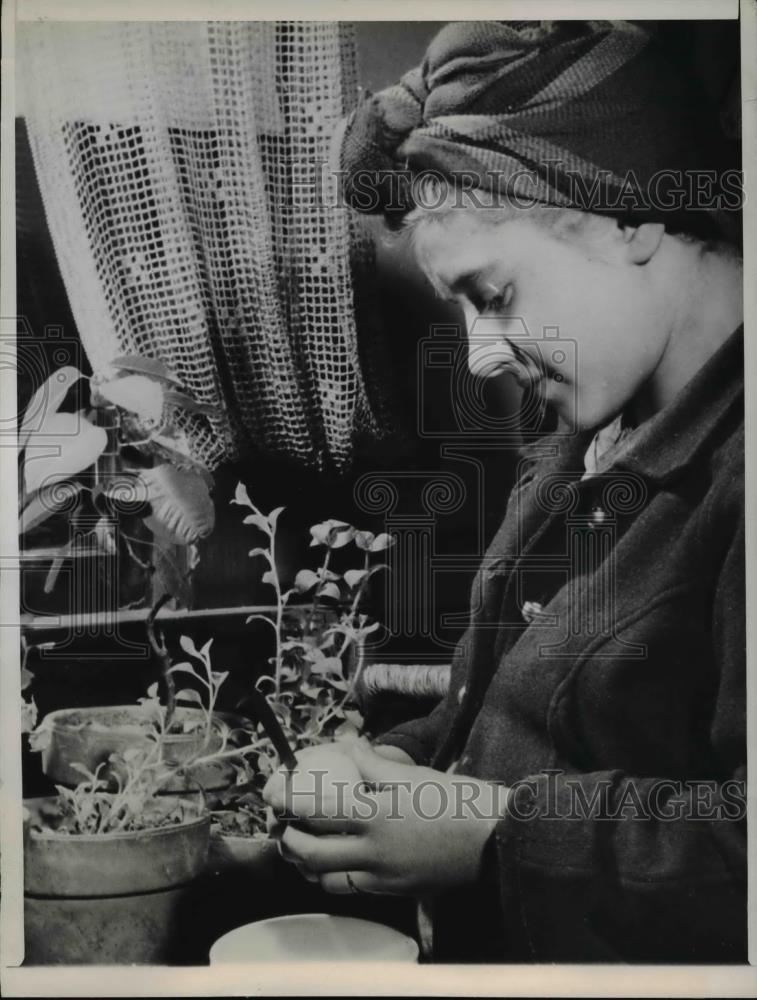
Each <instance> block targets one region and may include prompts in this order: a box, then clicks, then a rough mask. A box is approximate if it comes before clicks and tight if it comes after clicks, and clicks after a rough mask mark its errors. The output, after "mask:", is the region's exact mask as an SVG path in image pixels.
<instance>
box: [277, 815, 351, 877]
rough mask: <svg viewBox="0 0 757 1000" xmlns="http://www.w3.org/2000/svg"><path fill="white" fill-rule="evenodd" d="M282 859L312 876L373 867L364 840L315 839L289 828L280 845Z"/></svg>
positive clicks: (341, 838)
mask: <svg viewBox="0 0 757 1000" xmlns="http://www.w3.org/2000/svg"><path fill="white" fill-rule="evenodd" d="M279 845H280V850H281V852H282V855H283V856H284V857H286V858H287V860H291V861H293V862H295V863H296V864H298V865H303V866H304V867H305V868H306V869H307V870H308V871H309V872H314V873H318V874H320V873H321V872H340V871H346V870H347V869H349V868H365V867H368V866H369V865H370V858H368V857H366V854H367V851H366V845H365V843H364V841H363V838H362V837H353V836H349V835H348V836H329V835H328V834H326V835H323V836H318V837H316V836H313V834H311V833H307V832H305V831H304V830H298V829H296V828H295V827H293V826H291V825H290V826H288V827H287V829H286V830H285V831H284V834H283V835H282V837H281V840H280V841H279Z"/></svg>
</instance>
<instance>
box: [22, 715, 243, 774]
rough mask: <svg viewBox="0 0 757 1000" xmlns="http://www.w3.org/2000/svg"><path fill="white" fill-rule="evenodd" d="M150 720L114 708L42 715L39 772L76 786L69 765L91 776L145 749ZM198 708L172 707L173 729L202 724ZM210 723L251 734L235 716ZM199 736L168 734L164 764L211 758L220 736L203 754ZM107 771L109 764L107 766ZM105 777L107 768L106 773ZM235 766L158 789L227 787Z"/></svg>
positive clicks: (205, 769) (222, 764)
mask: <svg viewBox="0 0 757 1000" xmlns="http://www.w3.org/2000/svg"><path fill="white" fill-rule="evenodd" d="M152 717H153V716H152V715H151V713H150V710H149V709H145V708H144V707H143V706H141V705H115V706H111V707H102V708H100V707H98V708H63V709H60V710H59V711H56V712H50V713H49V714H48V715H46V716H45V719H44V721H43V727H44V728H47V729H48V731H49V742H48V745H47V746H46V747H45V749H43V751H42V770H43V771H44V773H45V774H46V775H47V776H48V778H50V779H51V780H52V781H54V782H55V783H56V784H59V785H67V786H69V787H75V786H76V785H78V784H79V782H80V781H81V780H82V775H81V772H80V771H77V770H76V768H74V767H72V766H71V765H72V764H76V763H78V764H83V765H84V766H85V767H86V768H87V769H88V770H90V771H95V769H96V768H97V766H98V765H99V764H101V763H105V764H106V765H108V758H109V757H110V755H111V754H112V753H122V752H123V751H124V750H127V749H129V748H130V747H136V746H146V745H148V744H149V736H148V732H149V729H150V724H151V719H152ZM202 717H203V715H202V712H201V711H200V709H197V708H182V707H180V708H177V709H176V714H175V716H174V719H175V722H176V723H177V724H180V725H183V724H184V723H189V724H190V726H191V724H192V723H193V722H198V723H199V722H201V721H202ZM214 718H217V719H219V720H221V721H223V722H225V723H226V725H227V726H228V727H229V728H230V729H247V730H248V731H249V729H250V723H249V722H248V721H247V720H246V719H243V718H241V717H239V716H235V715H230V714H228V713H223V712H218V713H216V714H215V716H214ZM203 741H204V734H203V733H202V732H201V731H200V732H198V731H196V730H194V731H189V732H176V733H171V734H169V735H168V736H167V737H166V739H165V742H164V755H165V758H166V760H170V761H176V762H181V761H186V760H189V759H190V758H191V757H194V756H196V755H197V754H198V753H200V752H202V753H203V755H204V754H211V753H213V752H214V751H216V750H218V749H219V748H220V746H221V735H220V732H217V731H216V732H214V733H213V734H212V735H211V738H210V740H209V742H208V745H207V747H206V748H205V749H204V750H203ZM108 766H110V765H108ZM105 770H106V772H107V768H106V769H105ZM234 775H235V772H234V767H233V764H232V763H231V761H229V760H228V759H226V760H220V761H215V762H213V763H210V764H206V765H202V766H201V767H199V768H196V769H194V770H193V771H192V772H191V776H189V775H177V776H176V777H175V778H174V779H172V780H171V781H170V782H168V784H166V785H165V786H164V788H163V791H165V792H170V793H177V792H178V793H185V792H196V791H197V790H198V785H199V786H200V787H201V788H202V790H203V791H211V790H215V789H221V788H226V787H228V786H229V785H230V784H233V782H234Z"/></svg>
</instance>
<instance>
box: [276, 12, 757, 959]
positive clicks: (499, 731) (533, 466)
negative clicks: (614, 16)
mask: <svg viewBox="0 0 757 1000" xmlns="http://www.w3.org/2000/svg"><path fill="white" fill-rule="evenodd" d="M711 148H712V146H711V144H710V146H708V132H707V121H706V118H705V115H704V114H703V113H702V112H701V108H700V107H699V105H698V104H697V103H696V101H695V100H694V98H692V97H690V96H689V94H688V91H687V89H686V86H685V84H684V83H682V82H681V81H679V80H678V79H677V78H676V77H675V75H674V74H673V73H672V71H671V70H670V69H669V67H668V66H667V65H666V63H665V61H664V59H663V58H662V57H661V55H660V53H659V52H658V51H657V50H656V48H655V46H654V44H653V43H652V41H651V40H650V38H649V37H648V36H647V34H646V33H645V32H644V31H643V30H641V29H640V28H637V27H633V26H630V25H626V24H622V23H612V24H608V23H590V24H584V23H582V24H578V23H572V24H567V23H562V24H557V25H533V24H527V25H524V24H520V25H519V24H516V25H505V24H499V23H491V22H488V23H480V22H479V23H470V22H469V23H465V24H455V25H449V26H447V27H446V28H445V29H444V30H443V31H442V32H441V34H440V35H439V36H437V38H436V39H435V40H434V42H433V43H432V45H431V46H430V48H429V51H428V53H427V56H426V59H425V60H424V63H423V66H422V67H421V68H420V69H419V70H415V71H413V72H412V73H410V74H408V75H407V76H406V77H404V78H403V81H402V82H401V84H399V85H398V86H397V87H394V88H390V89H389V90H388V91H385V92H383V93H382V94H379V95H377V96H376V97H375V98H372V99H367V100H366V101H364V102H363V104H362V105H361V106H360V107H359V108H358V110H357V112H356V114H355V115H354V116H353V118H352V120H351V121H350V122H349V123H348V126H347V130H346V134H345V136H344V139H343V157H344V165H345V171H346V172H345V178H344V180H345V185H344V190H345V193H346V195H347V197H348V198H349V199H350V200H351V202H352V203H353V205H355V206H356V207H357V208H359V209H362V210H374V211H375V210H379V209H381V210H385V211H387V210H388V212H389V214H392V215H394V216H395V217H396V215H398V214H399V215H401V216H402V218H403V223H404V226H405V228H406V229H407V230H408V231H409V232H410V234H411V239H412V243H413V247H414V250H415V253H416V256H417V259H418V261H419V263H420V264H421V266H422V267H423V269H424V270H425V272H426V274H427V275H428V276H429V278H430V280H431V281H432V283H433V284H434V285H435V286H436V287H437V289H438V290H439V291H440V292H441V293H442V294H444V295H448V296H450V297H452V298H454V300H455V301H457V302H458V303H459V305H460V307H461V309H462V311H463V314H464V316H465V320H466V324H467V327H468V338H469V359H470V366H471V368H472V370H473V371H474V372H476V373H477V374H479V375H481V376H482V377H486V376H487V375H489V374H495V373H499V372H500V371H502V370H508V371H511V372H512V373H513V374H514V375H515V377H516V379H517V380H518V381H519V383H520V384H521V385H522V386H523V387H524V388H525V389H526V390H527V391H528V392H529V393H536V394H538V395H539V396H540V398H541V400H542V401H543V403H544V405H545V406H546V408H547V410H548V411H549V413H550V414H552V415H553V417H554V418H555V420H556V423H555V427H556V430H555V432H554V433H553V434H551V435H550V436H549V437H547V438H545V439H543V440H542V441H541V442H539V444H538V446H536V447H535V448H532V449H531V454H530V455H529V456H528V458H527V460H526V461H524V462H523V463H522V464H521V467H520V470H519V478H518V482H517V483H516V485H515V488H514V489H513V492H512V494H511V497H510V500H509V503H508V508H507V512H506V516H505V519H504V522H503V524H502V527H501V528H500V530H499V532H498V534H497V536H496V537H495V539H494V541H493V542H492V544H491V546H490V548H489V550H488V552H487V554H486V557H485V559H484V561H483V564H482V567H481V570H480V572H479V574H478V576H477V579H476V581H475V584H474V588H473V594H472V600H471V624H470V627H469V628H468V630H467V631H466V633H465V635H464V636H463V638H462V639H461V641H460V643H459V644H458V647H457V650H456V653H455V657H454V662H453V668H452V679H451V684H450V689H449V693H448V695H447V697H446V699H445V700H444V701H443V702H442V703H441V704H440V705H439V706H438V707H437V708H436V709H435V711H434V712H432V713H431V715H430V716H429V717H428V718H425V719H419V720H416V721H414V722H411V723H408V724H406V725H403V726H400V727H398V728H397V729H395V730H393V731H392V732H390V733H388V734H386V735H384V736H382V737H381V738H380V739H379V740H377V741H376V743H375V744H374V746H373V747H371V746H369V745H367V744H366V743H365V742H361V743H359V744H358V745H357V746H355V747H354V748H353V749H352V751H351V753H352V757H353V759H354V762H355V763H356V765H357V767H358V769H359V771H360V775H361V777H362V779H364V780H365V781H366V782H368V783H369V785H370V787H371V788H372V791H371V792H370V794H367V793H366V792H365V791H364V790H361V789H360V788H357V787H354V788H351V789H348V791H347V798H346V800H345V804H344V808H342V809H341V810H339V809H335V808H334V803H335V801H336V798H335V796H336V791H335V789H334V787H333V785H329V783H328V780H327V781H326V783H325V784H323V783H321V784H320V785H319V786H318V789H319V794H318V795H311V796H309V797H308V796H300V797H298V799H297V801H296V802H293V800H292V798H291V795H289V796H288V795H287V782H286V780H285V778H284V777H283V776H282V775H278V776H275V777H274V778H273V779H271V781H270V782H269V784H268V786H267V789H266V797H267V799H268V802H269V804H270V806H271V808H272V812H273V814H278V819H274V820H273V821H272V830H273V832H274V833H275V834H276V835H277V836H279V837H280V838H281V847H282V851H283V852H284V853H285V855H286V856H287V857H289V858H290V859H291V860H293V861H294V862H295V863H297V864H298V865H299V866H300V867H301V869H302V870H303V872H304V873H305V874H306V875H307V876H308V877H310V878H318V879H319V880H320V882H321V884H322V885H323V886H324V887H325V888H326V889H327V890H329V891H333V892H347V891H358V892H369V893H370V892H378V893H383V892H387V893H402V894H409V895H414V896H416V897H417V898H418V899H419V900H420V901H421V903H422V907H421V910H422V917H423V919H422V927H423V928H425V929H426V931H427V933H425V934H424V943H425V944H426V947H427V950H428V953H429V954H430V955H431V956H433V957H434V958H436V959H437V960H446V961H612V960H624V961H639V962H651V961H665V962H674V961H681V962H697V963H698V962H731V961H745V960H746V840H745V822H744V801H743V796H744V779H745V764H746V748H745V638H744V636H745V628H744V624H745V623H744V618H745V614H744V534H743V531H744V527H743V526H744V507H743V454H744V443H743V353H742V340H741V329H740V324H741V320H742V313H741V309H742V305H741V281H742V277H741V265H740V259H739V256H738V254H737V253H736V252H735V251H734V250H733V249H729V248H728V247H727V245H726V244H725V243H724V241H723V240H722V239H720V238H719V235H720V234H719V230H718V225H717V221H716V216H715V214H714V213H713V212H712V211H711V209H712V207H713V201H712V199H710V201H709V202H708V204H707V205H704V206H703V205H702V204H699V203H695V202H696V198H697V197H698V193H701V192H702V190H703V188H702V186H701V184H700V183H699V181H697V182H696V183H695V184H692V183H688V185H687V183H686V182H687V180H689V181H690V178H691V176H692V175H694V176H696V177H699V178H701V176H703V175H702V174H701V173H700V172H699V171H700V169H701V168H703V167H707V166H710V165H711V164H709V162H708V157H707V152H708V150H709V149H711ZM703 151H704V152H703ZM429 171H432V173H431V174H429ZM424 174H425V179H424V180H419V178H421V176H422V175H424ZM706 176H709V177H711V176H712V175H711V174H708V175H706ZM398 177H401V178H404V180H405V184H404V186H403V185H398V184H397V183H396V180H397V178H398ZM722 177H723V175H722V174H721V179H722ZM678 186H682V187H683V189H684V190H686V191H687V192H688V194H687V197H686V198H685V199H682V198H677V199H676V198H674V197H672V195H673V194H674V193H675V192H674V188H676V187H678ZM710 194H712V191H710ZM721 194H722V191H721ZM700 202H701V199H700ZM719 204H720V207H722V206H723V205H724V204H726V203H725V202H724V201H723V200H722V198H721V201H720V203H719ZM554 328H557V329H558V330H559V336H558V338H557V339H556V340H554V339H548V338H547V337H546V336H545V333H544V331H545V330H550V329H554ZM326 778H327V779H328V775H327V776H326ZM290 791H291V789H290ZM337 791H338V790H337ZM342 791H343V789H342ZM326 805H329V808H325V806H326ZM287 807H289V808H287ZM335 817H336V818H335ZM285 818H289V819H291V818H296V820H297V822H296V823H294V824H292V823H286V822H284V819H285Z"/></svg>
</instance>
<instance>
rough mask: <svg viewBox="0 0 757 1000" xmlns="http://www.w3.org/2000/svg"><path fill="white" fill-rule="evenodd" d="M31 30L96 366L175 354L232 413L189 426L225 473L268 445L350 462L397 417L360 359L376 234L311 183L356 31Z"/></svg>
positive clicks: (32, 105) (66, 239)
mask: <svg viewBox="0 0 757 1000" xmlns="http://www.w3.org/2000/svg"><path fill="white" fill-rule="evenodd" d="M19 29H20V30H19V36H20V37H19V42H18V47H17V56H18V60H19V64H18V65H19V77H20V79H19V89H20V93H21V94H22V95H23V98H22V108H23V113H24V114H25V117H26V122H27V129H28V133H29V139H30V144H31V148H32V154H33V157H34V163H35V169H36V172H37V176H38V181H39V185H40V189H41V192H42V197H43V201H44V205H45V213H46V216H47V221H48V225H49V228H50V232H51V235H52V239H53V244H54V247H55V251H56V255H57V258H58V262H59V266H60V270H61V273H62V276H63V280H64V282H65V285H66V289H67V293H68V296H69V299H70V303H71V308H72V312H73V315H74V317H75V319H76V322H77V326H78V329H79V334H80V336H81V339H82V342H83V345H84V349H85V351H86V353H87V356H88V358H89V361H90V363H91V365H92V367H93V369H94V371H95V372H98V373H103V374H108V372H109V363H110V362H111V361H112V360H113V359H114V358H116V357H117V356H118V355H121V354H124V353H140V354H144V355H148V356H151V357H157V358H160V359H161V360H163V361H164V362H166V363H167V364H168V365H169V366H170V367H171V368H172V369H173V370H174V371H175V373H176V374H177V376H179V378H180V379H181V380H182V382H183V383H184V384H185V385H186V387H187V388H188V389H190V390H191V392H192V393H193V394H194V395H195V397H196V398H197V399H198V400H200V401H202V402H205V403H211V404H213V405H214V406H216V407H217V408H218V416H217V417H214V418H211V419H208V418H205V417H198V416H193V417H188V418H185V419H186V430H187V432H188V435H189V438H190V440H191V444H192V449H193V451H194V453H195V454H196V456H197V457H199V458H201V459H202V460H203V461H205V462H206V463H207V465H208V466H209V467H210V468H215V467H216V466H217V465H218V464H219V463H220V462H221V461H223V460H225V459H233V458H238V457H240V456H241V455H244V454H245V453H246V452H247V451H248V450H249V449H250V448H251V447H252V449H254V450H260V451H265V452H269V453H275V454H278V455H285V456H287V457H289V458H291V459H293V460H295V461H297V462H300V463H302V464H304V465H307V466H310V467H315V468H334V469H337V470H340V471H344V470H345V469H346V468H348V467H349V465H350V462H351V460H352V457H353V454H352V453H353V445H354V441H355V437H356V435H357V434H363V433H366V434H367V435H368V436H369V438H370V436H371V435H373V436H375V437H379V436H381V435H382V433H385V432H386V428H387V426H388V424H391V420H389V418H388V412H387V411H386V409H385V406H384V403H383V402H382V401H381V398H380V397H381V394H382V392H384V391H385V388H382V385H381V379H379V380H378V381H377V382H376V383H375V384H373V385H368V384H367V381H368V380H370V379H371V378H372V377H373V376H372V372H374V368H373V366H372V365H371V364H370V362H369V363H368V364H367V365H366V364H365V362H364V364H363V368H364V369H365V372H366V373H364V372H363V370H361V364H360V361H359V356H358V342H357V329H356V321H355V308H354V301H353V300H354V293H355V289H356V286H357V285H359V286H361V289H367V287H368V284H369V278H368V272H369V271H370V268H371V249H372V248H371V243H370V240H369V239H368V238H367V236H366V235H364V234H363V232H362V231H361V230H360V229H359V228H358V227H359V223H358V222H357V220H355V219H354V218H352V216H351V214H350V213H349V211H348V210H347V209H346V208H341V207H339V208H335V207H332V206H330V205H329V204H327V203H326V202H327V200H328V199H326V200H325V199H324V198H323V197H322V196H321V195H320V194H319V193H318V190H317V188H315V187H314V184H313V182H314V178H315V170H316V166H317V164H319V163H322V162H327V161H328V158H329V147H330V143H331V139H332V135H333V133H334V131H335V129H336V128H337V126H338V123H339V122H340V120H341V119H342V118H343V116H344V115H345V114H346V113H347V112H349V110H351V108H352V107H353V105H354V102H355V99H356V96H357V80H356V70H355V43H354V37H353V33H352V28H351V25H349V24H344V23H333V22H328V23H327V22H248V23H242V22H229V23H225V22H224V23H197V22H194V23H176V22H173V23H171V22H163V23H158V22H153V23H145V22H141V23H139V22H130V23H97V24H95V23H80V24H64V23H57V24H56V23H34V24H23V25H20V26H19ZM361 294H362V291H361ZM362 312H365V310H364V309H361V313H362ZM369 339H373V338H369ZM374 374H375V372H374ZM385 386H386V382H384V387H385ZM369 398H370V400H371V401H370V403H369Z"/></svg>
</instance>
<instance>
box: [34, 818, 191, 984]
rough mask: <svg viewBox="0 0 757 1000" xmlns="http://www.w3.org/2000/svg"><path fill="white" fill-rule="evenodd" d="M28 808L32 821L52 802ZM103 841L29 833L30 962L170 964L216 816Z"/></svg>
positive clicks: (47, 832) (111, 836) (110, 835)
mask: <svg viewBox="0 0 757 1000" xmlns="http://www.w3.org/2000/svg"><path fill="white" fill-rule="evenodd" d="M52 801H54V800H45V799H30V800H27V802H26V803H25V805H26V807H27V808H28V809H29V811H30V813H31V814H32V823H33V824H34V821H35V818H38V817H39V810H40V808H41V807H42V806H43V805H44V804H45V803H46V802H52ZM187 810H188V817H187V819H186V820H185V821H183V822H181V823H176V824H173V825H170V826H162V827H155V828H152V829H146V830H138V831H130V832H117V833H105V834H69V833H62V832H57V831H54V830H39V829H35V828H34V826H32V828H31V829H30V830H29V833H28V837H27V840H26V843H25V848H24V929H25V941H26V958H25V960H26V962H27V963H28V964H31V965H36V964H42V965H47V964H75V965H80V964H103V965H107V964H127V963H129V964H130V963H150V962H162V961H165V960H166V959H168V958H169V957H170V954H171V949H172V947H173V946H174V943H173V940H172V935H173V933H174V929H175V923H176V919H175V918H176V915H177V912H178V910H179V908H180V907H181V906H182V905H183V904H184V901H185V897H186V893H187V891H188V889H189V888H190V887H191V885H192V883H193V881H194V880H195V879H196V878H197V877H198V876H199V875H200V874H201V873H202V872H203V871H204V869H205V867H206V864H207V855H208V844H209V836H210V817H209V816H203V815H200V814H199V812H198V810H197V809H196V807H194V806H193V805H191V804H189V805H188V806H187Z"/></svg>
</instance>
